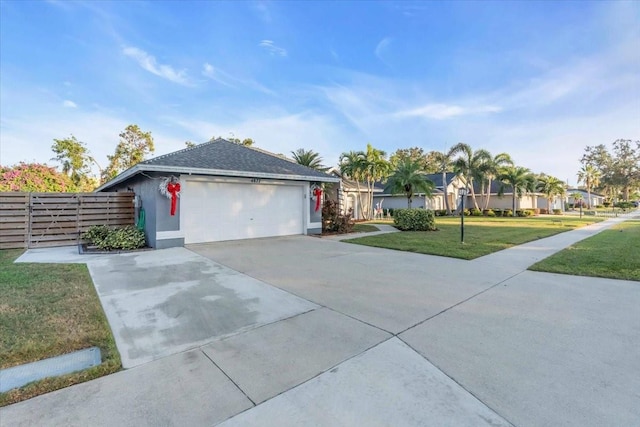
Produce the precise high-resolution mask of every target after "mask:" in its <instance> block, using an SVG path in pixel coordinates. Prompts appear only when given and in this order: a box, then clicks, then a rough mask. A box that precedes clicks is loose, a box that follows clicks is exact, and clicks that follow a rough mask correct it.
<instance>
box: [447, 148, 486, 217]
mask: <svg viewBox="0 0 640 427" xmlns="http://www.w3.org/2000/svg"><path fill="white" fill-rule="evenodd" d="M455 147H457V151H458V152H459V153H460V156H459V157H458V158H457V159H456V160H455V162H454V171H456V172H457V173H459V174H460V175H462V176H463V177H464V178H465V181H466V182H467V186H468V187H470V188H471V198H472V200H473V205H474V207H475V208H476V209H480V207H479V206H478V201H477V200H476V193H475V190H474V188H473V181H474V180H476V179H477V180H479V181H481V180H483V179H484V173H485V171H486V170H487V169H488V167H487V163H488V162H489V161H490V160H491V159H492V157H491V154H489V152H488V151H487V150H482V149H481V150H477V151H475V152H474V151H473V149H472V148H471V147H470V146H469V145H467V144H463V143H460V144H456V146H455Z"/></svg>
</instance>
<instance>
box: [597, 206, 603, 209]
mask: <svg viewBox="0 0 640 427" xmlns="http://www.w3.org/2000/svg"><path fill="white" fill-rule="evenodd" d="M602 208H604V205H596V209H602Z"/></svg>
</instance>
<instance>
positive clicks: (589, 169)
mask: <svg viewBox="0 0 640 427" xmlns="http://www.w3.org/2000/svg"><path fill="white" fill-rule="evenodd" d="M600 176H601V174H600V171H599V170H598V169H596V168H595V167H594V166H593V165H589V164H587V165H585V166H583V167H582V168H581V169H580V171H579V172H578V182H583V183H584V186H585V187H586V188H587V198H588V200H587V208H589V209H591V189H592V188H595V187H597V186H598V185H600Z"/></svg>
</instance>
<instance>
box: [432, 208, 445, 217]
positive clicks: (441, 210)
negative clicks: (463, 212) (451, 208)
mask: <svg viewBox="0 0 640 427" xmlns="http://www.w3.org/2000/svg"><path fill="white" fill-rule="evenodd" d="M434 213H435V214H436V216H446V215H447V210H446V209H438V210H436V211H434Z"/></svg>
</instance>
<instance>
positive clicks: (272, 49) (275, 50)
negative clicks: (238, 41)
mask: <svg viewBox="0 0 640 427" xmlns="http://www.w3.org/2000/svg"><path fill="white" fill-rule="evenodd" d="M258 46H260V47H262V48H264V49H265V50H266V51H267V52H269V55H271V56H283V57H284V56H287V50H286V49H283V48H281V47H279V46H276V44H275V43H274V42H273V40H262V41H260V43H258Z"/></svg>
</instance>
